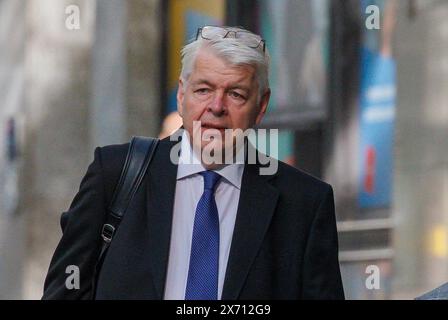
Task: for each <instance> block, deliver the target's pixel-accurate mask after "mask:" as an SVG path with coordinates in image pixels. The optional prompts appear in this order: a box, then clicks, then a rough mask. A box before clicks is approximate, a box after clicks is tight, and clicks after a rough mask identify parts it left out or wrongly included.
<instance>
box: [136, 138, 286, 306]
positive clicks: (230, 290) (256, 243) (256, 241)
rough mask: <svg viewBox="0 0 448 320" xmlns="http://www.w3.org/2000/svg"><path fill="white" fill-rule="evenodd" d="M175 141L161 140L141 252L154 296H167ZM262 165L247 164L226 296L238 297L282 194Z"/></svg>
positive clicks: (148, 190)
mask: <svg viewBox="0 0 448 320" xmlns="http://www.w3.org/2000/svg"><path fill="white" fill-rule="evenodd" d="M176 143H177V142H176V141H170V140H169V138H167V139H164V140H161V141H160V143H159V146H158V148H157V152H156V153H155V155H154V158H153V161H152V163H151V165H150V168H149V175H148V178H147V185H146V186H147V188H146V196H147V199H146V209H147V219H148V220H147V221H148V242H147V243H144V244H143V246H145V245H147V247H146V248H143V250H142V251H141V252H142V254H143V255H144V256H145V257H142V261H148V263H149V268H150V270H151V274H152V278H153V284H154V288H155V292H156V297H155V298H156V299H163V294H164V288H165V280H166V271H167V266H168V258H169V248H170V238H171V227H172V218H173V205H174V196H175V190H176V176H177V164H174V163H173V162H172V161H171V160H170V153H171V149H172V147H173V146H174V145H175V144H176ZM259 169H260V164H259V163H257V164H246V166H245V169H244V173H243V180H242V184H241V194H240V200H239V204H238V210H237V217H236V221H235V229H234V232H233V239H232V245H231V249H230V255H229V261H228V264H227V271H226V277H225V282H224V288H223V293H222V299H223V300H227V299H237V298H238V296H239V293H240V291H241V289H242V287H243V284H244V282H245V279H246V277H247V274H248V272H249V269H250V267H251V265H252V263H253V261H254V259H255V257H256V255H257V253H258V251H259V249H260V246H261V244H262V241H263V238H264V235H265V233H266V231H267V229H268V227H269V224H270V222H271V218H272V215H273V214H274V211H275V207H276V204H277V200H278V195H279V192H278V190H277V189H276V188H275V187H273V186H272V185H271V184H270V183H269V180H270V179H271V178H272V177H274V176H275V175H271V176H261V175H260V174H259Z"/></svg>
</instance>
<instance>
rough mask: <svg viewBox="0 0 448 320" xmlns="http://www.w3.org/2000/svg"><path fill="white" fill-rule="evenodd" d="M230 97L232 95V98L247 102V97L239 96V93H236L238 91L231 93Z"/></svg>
mask: <svg viewBox="0 0 448 320" xmlns="http://www.w3.org/2000/svg"><path fill="white" fill-rule="evenodd" d="M229 95H230V96H231V97H232V98H236V99H242V100H246V97H245V96H243V95H242V94H239V93H238V92H236V91H230V93H229Z"/></svg>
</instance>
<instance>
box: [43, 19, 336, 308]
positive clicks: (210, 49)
mask: <svg viewBox="0 0 448 320" xmlns="http://www.w3.org/2000/svg"><path fill="white" fill-rule="evenodd" d="M268 71H269V54H268V51H267V50H266V46H265V42H264V40H263V39H262V38H261V37H260V36H258V35H256V34H253V33H251V32H249V31H247V30H244V29H240V28H233V27H210V26H207V27H204V28H200V29H199V30H198V33H197V37H196V40H195V41H193V42H191V43H190V44H188V45H186V46H185V47H184V48H183V50H182V71H181V75H180V78H179V89H178V93H177V102H178V111H179V114H180V115H181V117H182V120H183V127H182V128H181V129H180V130H181V131H178V132H176V133H175V134H174V135H172V136H170V137H167V138H164V139H162V140H161V141H160V142H159V144H158V147H157V149H156V151H155V154H154V157H153V159H152V162H151V163H150V165H149V168H148V172H147V174H146V175H145V177H144V179H143V182H142V184H141V186H140V188H139V189H138V191H137V193H136V194H135V196H134V198H133V200H132V202H131V204H130V206H129V208H128V212H127V213H126V216H125V217H124V219H123V221H122V222H121V224H120V226H119V228H118V230H117V232H116V235H115V237H114V239H113V241H112V243H111V245H110V247H109V250H108V252H107V255H106V256H105V259H104V261H103V263H102V267H101V270H100V272H99V275H98V279H97V287H96V291H95V292H94V294H93V295H92V285H91V283H92V281H91V279H92V276H93V270H94V268H95V263H96V260H97V257H98V254H99V250H100V249H99V247H100V244H99V235H100V232H101V226H102V225H103V223H104V217H105V212H106V208H107V204H108V203H109V202H110V200H111V197H112V194H113V191H114V187H115V185H116V184H117V181H118V179H119V175H120V171H121V168H122V167H123V163H124V161H125V157H126V152H127V149H128V145H129V144H123V145H111V146H106V147H102V148H99V147H98V148H97V149H96V150H95V156H94V161H93V162H92V164H91V165H90V166H89V168H88V171H87V173H86V175H85V177H84V179H83V180H82V182H81V186H80V190H79V192H78V193H77V195H76V197H75V198H74V200H73V202H72V204H71V206H70V209H69V210H68V211H67V212H64V213H63V215H62V218H61V226H62V230H63V236H62V239H61V241H60V243H59V245H58V247H57V249H56V251H55V253H54V256H53V259H52V261H51V264H50V268H49V272H48V275H47V278H46V281H45V286H44V296H43V298H44V299H88V298H92V296H93V297H94V298H96V299H168V300H171V299H187V300H190V299H206V300H216V299H343V298H344V292H343V287H342V281H341V275H340V270H339V261H338V239H337V231H336V221H335V212H334V200H333V191H332V188H331V186H330V185H328V184H327V183H325V182H322V181H320V180H318V179H316V178H314V177H312V176H310V175H308V174H306V173H304V172H302V171H300V170H298V169H296V168H293V167H291V166H289V165H287V164H285V163H282V162H278V166H277V167H276V170H275V171H274V172H272V173H270V174H262V173H261V172H262V170H261V169H262V168H266V164H267V163H268V162H266V161H263V163H262V162H261V161H260V160H259V159H261V158H262V157H263V155H261V153H258V152H257V151H255V153H256V154H257V157H255V161H252V162H250V161H248V156H247V154H246V153H250V150H252V151H254V150H255V149H254V147H253V146H252V145H251V144H250V143H248V142H247V140H244V141H245V143H244V144H243V145H241V144H237V143H236V142H235V141H237V140H238V139H236V138H237V135H238V134H233V135H230V136H227V135H226V134H225V132H227V131H228V130H230V129H232V130H236V131H235V132H239V131H238V129H239V130H240V131H245V130H248V129H250V128H252V127H254V126H255V125H257V124H259V123H260V121H261V120H262V118H263V116H264V114H265V112H266V108H267V105H268V102H269V97H270V89H269V82H268ZM183 129H184V130H183ZM208 131H212V132H213V133H214V134H215V136H214V137H213V138H210V137H208V138H207V137H205V136H206V134H207V132H208ZM232 132H233V131H232ZM197 133H199V139H196V138H195V137H198V136H197V135H196V134H197ZM173 136H177V137H178V138H180V142H178V141H176V139H173ZM173 140H174V141H173ZM211 145H212V146H215V148H214V149H213V150H214V151H213V152H212V153H211V154H213V155H215V156H216V154H219V152H220V151H223V154H224V153H225V152H227V151H228V150H233V151H235V157H233V158H232V159H236V158H237V157H236V155H241V152H244V153H243V161H242V162H238V161H234V162H232V163H227V162H226V163H224V162H220V161H217V160H216V159H218V160H219V159H221V160H222V157H221V156H218V157H213V159H214V161H211V162H210V161H204V159H203V158H202V157H203V155H204V152H203V151H204V150H206V149H207V148H208V147H210V146H211ZM176 146H178V147H179V150H180V159H179V161H178V162H176V161H173V157H172V155H173V154H176V152H174V153H173V148H175V147H176ZM198 150H199V152H198ZM191 159H195V160H197V161H189V160H191ZM264 159H268V160H273V159H271V158H269V157H267V156H266V155H264ZM68 265H75V266H77V267H78V268H79V271H80V273H79V275H80V286H79V288H78V289H76V290H73V289H67V287H66V286H65V281H66V278H67V274H66V273H65V271H66V268H67V266H68Z"/></svg>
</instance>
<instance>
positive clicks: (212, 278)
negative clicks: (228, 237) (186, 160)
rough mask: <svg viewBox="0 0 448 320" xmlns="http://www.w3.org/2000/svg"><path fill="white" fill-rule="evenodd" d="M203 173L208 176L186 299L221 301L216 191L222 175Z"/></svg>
mask: <svg viewBox="0 0 448 320" xmlns="http://www.w3.org/2000/svg"><path fill="white" fill-rule="evenodd" d="M200 174H201V175H202V176H203V177H204V193H203V194H202V197H201V199H199V202H198V206H197V207H196V215H195V217H194V226H193V237H192V242H191V254H190V267H189V269H188V279H187V288H186V290H185V299H186V300H217V299H218V269H219V216H218V209H217V208H216V202H215V196H214V192H215V187H216V184H217V182H218V180H219V178H220V175H219V174H217V173H216V172H213V171H204V172H201V173H200Z"/></svg>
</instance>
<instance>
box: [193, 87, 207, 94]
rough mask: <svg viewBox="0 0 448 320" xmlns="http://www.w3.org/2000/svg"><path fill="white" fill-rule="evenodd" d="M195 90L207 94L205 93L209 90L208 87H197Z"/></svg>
mask: <svg viewBox="0 0 448 320" xmlns="http://www.w3.org/2000/svg"><path fill="white" fill-rule="evenodd" d="M195 92H196V93H199V94H207V93H209V92H210V89H208V88H200V89H197V90H196V91H195Z"/></svg>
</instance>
